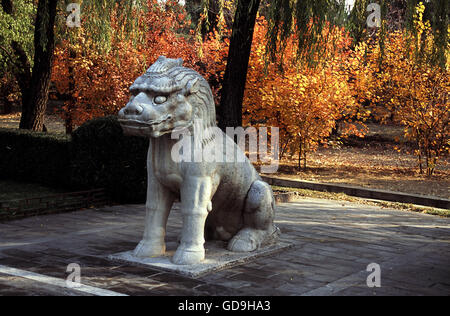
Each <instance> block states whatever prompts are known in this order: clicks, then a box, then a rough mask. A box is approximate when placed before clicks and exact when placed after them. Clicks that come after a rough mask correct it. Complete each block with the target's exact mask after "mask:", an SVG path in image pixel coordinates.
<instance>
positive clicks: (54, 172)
mask: <svg viewBox="0 0 450 316" xmlns="http://www.w3.org/2000/svg"><path fill="white" fill-rule="evenodd" d="M147 149H148V139H145V138H138V137H128V136H124V135H123V132H122V129H121V127H120V124H119V123H118V121H117V119H116V118H115V117H105V118H99V119H95V120H92V121H89V122H87V123H85V124H83V125H82V126H80V127H79V128H78V129H77V130H76V131H75V132H74V133H73V135H72V137H71V138H70V137H68V136H63V135H52V134H46V133H36V132H30V131H24V130H17V129H0V178H2V179H13V180H20V181H27V182H33V183H40V184H44V185H48V186H51V187H59V188H60V187H66V188H67V189H70V190H74V191H75V190H88V189H94V188H105V189H106V190H107V192H108V194H109V195H110V197H111V198H112V199H113V200H114V201H117V202H121V203H142V202H144V201H145V196H146V186H147V185H146V177H147V172H146V158H147Z"/></svg>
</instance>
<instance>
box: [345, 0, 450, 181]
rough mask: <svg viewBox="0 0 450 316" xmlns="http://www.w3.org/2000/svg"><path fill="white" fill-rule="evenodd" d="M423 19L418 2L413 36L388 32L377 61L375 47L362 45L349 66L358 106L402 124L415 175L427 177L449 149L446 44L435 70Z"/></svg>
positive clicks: (427, 24) (429, 34)
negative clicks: (410, 147) (412, 148)
mask: <svg viewBox="0 0 450 316" xmlns="http://www.w3.org/2000/svg"><path fill="white" fill-rule="evenodd" d="M425 16H426V15H425V5H424V4H423V3H419V4H418V5H417V6H416V9H415V13H414V15H413V17H414V20H413V24H414V28H415V31H414V32H411V33H406V31H404V30H399V31H395V32H391V33H389V34H388V35H387V36H386V40H385V47H384V51H383V57H382V58H380V56H381V48H380V45H379V44H378V43H376V42H370V41H369V42H365V43H361V44H360V45H359V46H358V47H357V48H356V50H355V52H354V56H353V60H352V62H351V63H350V64H351V67H353V68H354V69H353V70H352V72H353V74H354V76H355V87H357V89H356V90H355V96H356V98H357V102H359V103H360V104H361V105H362V106H364V107H366V109H367V110H368V111H370V112H371V115H372V116H373V117H374V118H375V119H376V120H378V121H380V122H382V123H385V122H388V121H392V122H394V123H397V124H400V125H402V126H404V128H405V136H406V137H407V138H408V139H409V140H410V141H412V142H414V143H415V144H416V149H415V151H414V152H415V154H416V155H417V157H418V165H419V169H420V172H421V173H422V172H423V171H424V170H425V172H426V174H427V175H428V176H431V175H432V174H433V172H434V169H435V167H436V164H437V162H438V160H439V158H440V157H442V156H444V155H446V154H447V153H448V151H449V147H450V128H449V115H450V114H449V113H450V107H449V104H448V96H449V93H450V89H449V76H448V67H449V64H450V46H449V47H448V48H447V49H446V53H445V56H446V62H445V65H444V67H440V66H439V64H440V63H441V62H440V61H439V58H436V56H437V55H436V50H435V41H436V39H435V37H434V36H435V35H434V34H433V32H432V30H431V23H430V21H429V20H426V18H425Z"/></svg>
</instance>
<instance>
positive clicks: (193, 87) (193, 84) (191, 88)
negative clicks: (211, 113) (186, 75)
mask: <svg viewBox="0 0 450 316" xmlns="http://www.w3.org/2000/svg"><path fill="white" fill-rule="evenodd" d="M199 89H200V81H199V79H198V78H195V79H194V80H191V81H189V82H188V83H187V85H186V88H185V90H184V95H185V96H188V95H191V94H194V93H196V92H197V91H198V90H199Z"/></svg>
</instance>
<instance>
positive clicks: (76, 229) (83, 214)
mask: <svg viewBox="0 0 450 316" xmlns="http://www.w3.org/2000/svg"><path fill="white" fill-rule="evenodd" d="M143 219H144V206H143V205H137V206H136V205H128V206H114V207H105V208H102V209H92V210H84V211H78V212H73V213H66V214H57V215H48V216H40V217H33V218H28V219H23V220H18V221H12V222H6V223H2V224H0V295H89V293H87V292H85V291H78V290H75V289H68V288H63V287H61V286H60V285H58V284H54V283H52V282H46V281H45V280H44V281H39V280H38V281H36V279H32V278H30V276H34V275H38V276H41V275H42V276H47V277H49V278H51V279H54V280H63V281H64V280H65V279H66V278H67V276H68V275H69V273H68V272H66V269H67V266H68V264H70V263H77V264H79V265H80V266H81V282H82V283H83V284H85V285H88V286H91V287H95V288H99V289H100V290H108V291H113V292H116V293H120V294H128V295H208V296H211V295H239V296H241V295H263V296H266V295H267V296H274V295H446V296H448V295H450V220H449V219H444V218H439V217H435V216H431V215H423V214H417V213H411V212H404V211H397V210H390V209H381V208H377V207H372V206H365V205H358V204H352V203H349V202H338V201H328V200H316V199H304V200H300V201H298V202H296V203H285V204H280V205H278V213H277V218H276V219H277V220H276V223H277V225H278V226H279V227H280V229H281V231H282V233H283V235H282V236H283V239H284V240H286V241H288V242H291V243H293V244H294V247H293V248H291V249H288V250H285V251H283V252H281V253H278V254H276V255H274V256H269V257H261V258H258V259H256V260H255V261H252V262H250V263H246V264H244V265H241V266H235V267H232V268H229V269H227V270H224V271H220V272H216V273H213V274H209V275H206V276H203V277H201V278H198V279H192V278H187V277H182V276H179V275H175V274H171V273H167V272H161V271H157V270H151V269H148V268H143V267H137V266H132V265H127V264H122V263H117V262H111V261H109V260H107V256H108V255H110V254H112V253H117V252H122V251H127V250H130V249H133V248H134V247H135V245H136V244H137V242H138V241H139V240H140V237H141V234H142V232H143ZM180 226H181V220H180V214H179V210H178V207H177V206H175V207H174V210H173V212H172V214H171V216H170V218H169V227H168V236H167V240H168V241H176V240H177V233H178V232H179V230H180ZM371 263H377V264H379V265H380V267H381V287H380V288H369V287H368V286H367V284H366V279H367V277H368V276H369V275H370V274H371V271H369V272H368V271H366V269H367V266H368V265H369V264H371ZM2 267H3V270H2ZM5 267H6V268H5ZM8 267H9V268H15V269H18V271H22V272H23V273H24V275H13V274H11V273H5V269H7V268H8ZM2 271H3V273H2ZM27 273H28V274H29V275H27Z"/></svg>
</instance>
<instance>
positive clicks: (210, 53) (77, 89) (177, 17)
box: [53, 0, 227, 132]
mask: <svg viewBox="0 0 450 316" xmlns="http://www.w3.org/2000/svg"><path fill="white" fill-rule="evenodd" d="M147 6H148V10H145V11H142V12H139V13H138V12H136V13H135V15H136V16H139V18H138V19H137V20H136V25H135V31H134V32H132V33H128V34H127V33H124V32H123V23H122V19H123V17H121V14H123V11H122V9H121V8H120V7H119V6H118V5H117V6H116V9H115V10H113V11H112V12H111V15H110V17H109V19H110V25H111V27H112V33H113V34H114V36H113V37H111V40H110V41H109V42H108V43H109V45H108V49H106V50H105V49H101V48H100V47H98V43H99V41H98V40H96V39H95V37H94V36H93V34H92V33H91V32H89V31H88V30H86V29H85V28H80V29H77V30H75V32H76V33H73V34H72V35H76V37H75V36H74V37H72V38H67V39H65V40H63V41H62V42H61V43H60V44H59V45H58V46H57V48H56V51H55V62H54V65H53V82H54V83H55V85H56V88H57V90H58V92H59V94H60V95H62V96H66V97H64V106H63V107H62V108H61V109H60V111H59V112H58V114H59V115H60V116H61V117H62V118H63V119H64V120H65V121H66V131H67V132H70V131H71V130H72V129H73V127H75V126H79V125H81V124H82V123H83V122H85V121H87V120H89V119H92V118H95V117H100V116H105V115H115V114H117V112H118V111H119V109H120V108H122V107H123V106H124V105H125V104H126V103H127V102H128V99H129V97H130V94H129V91H128V89H129V87H130V86H131V84H132V83H133V81H134V80H135V79H136V78H137V77H138V76H140V75H142V73H143V72H145V71H146V70H147V68H148V67H149V66H150V65H151V64H152V63H153V62H154V61H155V60H156V59H157V58H158V57H159V56H161V55H165V56H167V57H171V58H183V60H184V64H185V66H187V67H191V68H194V69H196V70H197V71H199V72H200V73H201V74H202V75H203V76H204V77H205V78H206V79H207V80H208V81H209V82H210V84H211V86H212V90H213V93H214V95H215V96H216V100H218V97H217V96H218V91H219V89H220V81H221V78H222V76H223V73H224V70H225V64H226V52H227V41H224V40H222V38H221V35H220V34H218V33H217V32H216V31H214V32H212V33H209V34H208V36H207V37H206V39H205V40H201V41H197V40H196V36H195V32H194V30H191V31H190V32H188V33H185V30H186V29H187V25H190V24H191V23H190V21H189V19H188V16H187V14H186V11H185V10H184V9H183V7H181V6H180V5H178V3H177V1H167V2H166V3H165V4H164V6H161V5H160V4H159V3H158V1H157V0H148V2H147ZM71 32H73V31H71Z"/></svg>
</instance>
